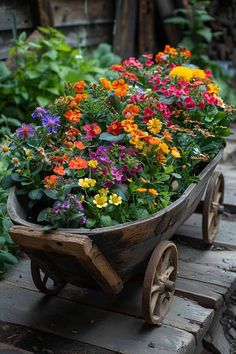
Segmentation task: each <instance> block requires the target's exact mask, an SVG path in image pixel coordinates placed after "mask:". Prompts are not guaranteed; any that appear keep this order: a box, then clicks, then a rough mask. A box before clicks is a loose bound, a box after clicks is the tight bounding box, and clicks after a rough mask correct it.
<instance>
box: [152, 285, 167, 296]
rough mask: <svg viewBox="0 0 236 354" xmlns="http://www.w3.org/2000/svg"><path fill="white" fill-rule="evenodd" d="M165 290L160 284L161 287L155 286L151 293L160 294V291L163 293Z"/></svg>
mask: <svg viewBox="0 0 236 354" xmlns="http://www.w3.org/2000/svg"><path fill="white" fill-rule="evenodd" d="M163 290H164V286H161V285H160V284H159V285H157V284H154V285H153V286H152V290H151V293H152V294H153V293H155V292H157V291H158V292H160V291H163Z"/></svg>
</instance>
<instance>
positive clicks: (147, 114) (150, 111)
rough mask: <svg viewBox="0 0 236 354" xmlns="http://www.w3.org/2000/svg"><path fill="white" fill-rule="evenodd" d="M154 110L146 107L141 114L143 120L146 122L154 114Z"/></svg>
mask: <svg viewBox="0 0 236 354" xmlns="http://www.w3.org/2000/svg"><path fill="white" fill-rule="evenodd" d="M154 113H155V112H154V110H153V109H151V108H149V107H147V108H145V109H144V110H143V111H142V114H143V115H144V118H143V122H144V123H147V122H148V121H149V120H150V119H151V118H152V117H153V115H154Z"/></svg>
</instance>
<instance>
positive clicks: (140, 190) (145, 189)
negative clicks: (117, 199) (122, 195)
mask: <svg viewBox="0 0 236 354" xmlns="http://www.w3.org/2000/svg"><path fill="white" fill-rule="evenodd" d="M136 191H137V192H139V193H145V192H147V188H137V189H136Z"/></svg>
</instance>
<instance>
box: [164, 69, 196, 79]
mask: <svg viewBox="0 0 236 354" xmlns="http://www.w3.org/2000/svg"><path fill="white" fill-rule="evenodd" d="M176 76H177V77H178V78H179V79H181V80H183V81H190V80H191V79H192V78H193V74H192V70H191V69H189V68H187V67H185V66H176V67H175V68H174V69H172V70H171V72H170V77H172V78H173V77H176Z"/></svg>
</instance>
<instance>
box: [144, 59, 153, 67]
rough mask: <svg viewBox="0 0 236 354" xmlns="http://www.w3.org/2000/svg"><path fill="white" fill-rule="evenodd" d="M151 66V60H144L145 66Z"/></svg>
mask: <svg viewBox="0 0 236 354" xmlns="http://www.w3.org/2000/svg"><path fill="white" fill-rule="evenodd" d="M153 64H155V63H154V61H153V60H146V61H145V65H146V66H152V65H153Z"/></svg>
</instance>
